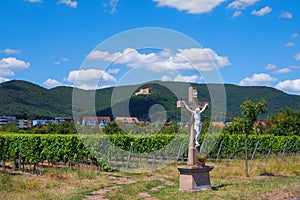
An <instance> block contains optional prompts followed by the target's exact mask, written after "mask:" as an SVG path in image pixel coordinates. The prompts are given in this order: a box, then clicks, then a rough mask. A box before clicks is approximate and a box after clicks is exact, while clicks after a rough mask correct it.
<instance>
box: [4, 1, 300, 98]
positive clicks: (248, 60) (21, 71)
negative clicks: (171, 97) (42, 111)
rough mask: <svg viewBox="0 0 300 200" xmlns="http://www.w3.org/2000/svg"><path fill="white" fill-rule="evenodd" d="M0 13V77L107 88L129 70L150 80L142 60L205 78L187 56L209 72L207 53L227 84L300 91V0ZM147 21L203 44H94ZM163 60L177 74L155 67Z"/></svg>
mask: <svg viewBox="0 0 300 200" xmlns="http://www.w3.org/2000/svg"><path fill="white" fill-rule="evenodd" d="M0 17H1V35H0V82H4V81H8V80H14V79H18V80H27V81H30V82H33V83H36V84H39V85H41V86H43V87H46V88H52V87H55V86H59V85H74V81H75V80H76V76H77V75H78V74H79V73H81V74H82V79H85V81H86V80H91V79H95V78H96V79H97V76H98V78H99V76H100V77H101V79H102V82H101V83H99V87H107V86H113V85H117V84H118V82H121V81H120V80H121V79H122V77H124V74H128V73H130V72H134V73H132V75H128V77H130V79H131V81H132V82H131V83H134V82H136V83H139V82H141V81H143V80H146V81H148V80H147V79H146V78H145V79H143V77H140V76H139V75H135V73H137V74H139V73H140V72H138V71H139V70H141V69H137V66H141V65H143V66H146V67H147V69H148V71H151V70H152V71H151V76H150V77H151V78H152V79H160V80H168V81H170V80H175V81H191V82H199V83H202V82H204V79H205V77H203V76H202V75H201V73H200V74H199V73H198V72H195V71H193V70H191V69H190V68H189V66H188V65H185V64H184V63H183V62H182V61H180V57H182V56H183V57H184V58H188V59H191V60H194V61H195V62H196V64H199V68H200V67H201V69H200V71H209V70H210V67H211V66H210V65H209V63H208V61H207V57H206V56H205V55H207V54H208V55H209V56H210V58H211V60H213V61H214V62H215V63H216V67H217V68H218V70H219V72H220V74H221V77H222V79H223V81H224V83H231V84H236V85H262V86H271V87H274V88H277V89H280V90H282V91H285V92H287V93H290V94H298V95H300V76H299V75H300V48H299V47H300V2H299V1H295V0H276V1H274V0H272V1H271V0H185V1H182V0H141V1H137V0H136V1H133V0H89V1H83V0H76V1H75V0H51V1H50V0H4V1H1V3H0ZM143 27H161V28H165V29H171V30H174V31H178V32H180V33H182V34H185V35H187V36H188V37H190V38H192V39H194V40H195V41H196V42H198V43H199V44H200V45H201V46H202V47H203V48H202V49H201V48H198V49H197V48H179V49H178V51H177V52H169V53H170V54H166V52H167V51H166V50H167V49H163V50H161V51H157V50H155V51H154V50H138V49H134V48H132V47H130V46H128V47H125V46H124V47H123V49H119V51H114V52H110V51H109V50H107V51H105V50H103V49H101V50H99V49H97V48H96V49H95V47H97V45H98V44H99V43H101V42H103V41H105V40H107V39H108V38H110V37H111V36H113V35H115V34H118V33H120V32H124V31H127V30H131V29H135V28H143ZM126 55H127V56H126ZM128 55H130V56H128ZM164 56H165V57H164ZM168 56H169V57H168ZM86 57H87V59H86V61H87V60H89V59H91V60H97V61H99V62H100V61H106V62H114V63H113V64H112V66H111V67H110V68H107V69H90V70H89V69H82V68H81V66H82V64H84V63H85V62H86V61H84V60H85V58H86ZM170 57H172V59H170ZM116 58H118V59H117V60H116ZM149 62H155V63H156V65H153V63H152V65H149ZM163 64H166V65H169V69H170V70H171V71H172V70H175V71H176V72H177V73H173V74H172V73H169V72H166V71H164V72H162V71H160V73H156V72H157V69H160V70H161V69H162V68H163V67H164V66H162V65H163ZM200 65H201V66H200ZM204 65H205V66H204ZM143 73H145V71H144V72H143ZM154 74H155V75H154ZM80 86H81V87H83V88H87V89H88V88H90V87H89V86H88V85H87V84H82V85H80Z"/></svg>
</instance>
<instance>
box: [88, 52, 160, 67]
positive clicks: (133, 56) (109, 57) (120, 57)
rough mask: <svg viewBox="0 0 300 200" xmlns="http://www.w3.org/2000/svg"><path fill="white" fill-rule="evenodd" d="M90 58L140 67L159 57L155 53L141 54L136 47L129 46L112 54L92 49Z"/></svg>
mask: <svg viewBox="0 0 300 200" xmlns="http://www.w3.org/2000/svg"><path fill="white" fill-rule="evenodd" d="M87 58H88V59H90V60H104V61H108V62H115V63H117V64H126V65H128V66H130V67H138V66H140V65H144V64H147V63H153V62H155V61H157V60H158V59H159V58H158V57H157V56H156V55H155V54H154V53H150V54H141V53H139V52H138V51H137V50H135V49H131V48H127V49H125V50H124V51H123V52H116V53H113V54H110V53H109V52H103V51H99V50H95V51H92V52H91V53H90V54H89V55H88V56H87Z"/></svg>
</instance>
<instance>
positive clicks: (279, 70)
mask: <svg viewBox="0 0 300 200" xmlns="http://www.w3.org/2000/svg"><path fill="white" fill-rule="evenodd" d="M290 72H292V70H291V69H290V68H288V67H285V68H282V69H278V70H276V71H275V73H277V74H286V73H290Z"/></svg>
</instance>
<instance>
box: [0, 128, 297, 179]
mask: <svg viewBox="0 0 300 200" xmlns="http://www.w3.org/2000/svg"><path fill="white" fill-rule="evenodd" d="M210 139H211V140H215V142H214V146H213V147H212V148H210V152H209V156H210V158H211V159H215V158H216V156H217V157H218V158H220V159H222V158H239V157H240V158H242V157H243V155H244V154H243V152H244V141H245V137H244V136H243V135H227V134H224V135H220V136H219V137H216V136H215V135H213V134H212V135H209V136H208V137H206V139H205V141H204V143H205V142H208V141H210ZM116 146H117V147H118V148H117V147H116ZM204 146H205V145H204ZM248 147H249V151H250V152H254V153H255V152H256V155H257V156H264V157H265V156H266V155H268V154H270V153H272V154H280V155H282V156H284V154H285V155H288V154H289V155H294V154H296V153H298V152H299V150H300V137H299V136H273V135H250V136H249V140H248ZM187 149H188V135H187V134H177V135H176V134H173V135H170V134H156V135H151V136H145V135H144V136H138V135H130V134H113V135H84V136H80V135H75V134H74V135H54V134H43V135H35V134H12V133H1V134H0V160H1V165H2V167H4V166H5V162H7V163H8V162H10V163H13V167H14V169H15V170H24V169H25V167H26V165H27V166H28V165H29V166H31V165H33V173H35V172H37V169H38V167H39V166H43V165H45V164H47V165H48V166H57V165H58V164H60V165H68V166H69V167H72V166H74V165H80V164H90V165H95V166H98V167H99V168H100V169H101V170H110V168H109V167H108V166H107V165H106V164H109V166H111V167H112V168H114V167H116V168H119V167H120V166H121V167H122V166H123V167H127V168H128V167H131V168H134V167H139V164H141V162H147V163H151V164H152V165H153V164H157V165H159V164H162V163H170V162H175V161H176V160H177V161H178V159H181V157H182V155H184V154H185V153H186V151H187ZM249 156H251V155H249ZM252 156H253V153H252ZM129 161H130V163H129ZM129 164H130V166H129Z"/></svg>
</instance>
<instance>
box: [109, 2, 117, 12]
mask: <svg viewBox="0 0 300 200" xmlns="http://www.w3.org/2000/svg"><path fill="white" fill-rule="evenodd" d="M118 2H119V0H109V5H110V6H111V11H110V12H111V13H115V12H117V5H118Z"/></svg>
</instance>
